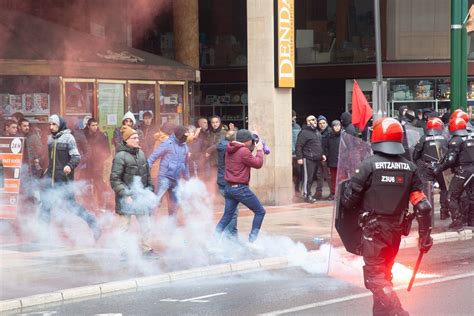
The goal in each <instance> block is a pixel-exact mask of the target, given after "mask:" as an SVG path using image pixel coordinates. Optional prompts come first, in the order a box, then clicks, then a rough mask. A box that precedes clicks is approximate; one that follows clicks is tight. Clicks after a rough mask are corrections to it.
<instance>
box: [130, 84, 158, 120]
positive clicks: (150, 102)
mask: <svg viewBox="0 0 474 316" xmlns="http://www.w3.org/2000/svg"><path fill="white" fill-rule="evenodd" d="M129 96H130V100H129V104H130V110H131V111H132V112H133V114H134V115H135V116H136V117H137V118H138V119H139V120H142V119H143V113H144V112H145V111H150V112H152V113H153V115H155V112H156V111H155V82H151V83H130V94H129Z"/></svg>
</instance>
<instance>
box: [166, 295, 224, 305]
mask: <svg viewBox="0 0 474 316" xmlns="http://www.w3.org/2000/svg"><path fill="white" fill-rule="evenodd" d="M226 294H227V292H221V293H215V294H209V295H204V296H198V297H192V298H187V299H185V300H175V299H172V298H164V299H162V300H160V302H180V303H185V302H191V303H209V301H208V300H203V298H209V297H214V296H220V295H226Z"/></svg>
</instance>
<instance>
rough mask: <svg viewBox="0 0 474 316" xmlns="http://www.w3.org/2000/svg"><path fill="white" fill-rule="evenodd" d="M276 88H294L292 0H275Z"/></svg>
mask: <svg viewBox="0 0 474 316" xmlns="http://www.w3.org/2000/svg"><path fill="white" fill-rule="evenodd" d="M275 14H276V17H275V35H276V39H275V43H276V45H275V47H276V52H275V57H276V60H277V65H276V67H275V68H276V69H275V74H276V76H275V77H276V80H275V81H276V82H275V83H276V86H277V87H280V88H294V87H295V5H294V0H275Z"/></svg>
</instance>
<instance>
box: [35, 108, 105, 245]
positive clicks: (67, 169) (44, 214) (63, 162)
mask: <svg viewBox="0 0 474 316" xmlns="http://www.w3.org/2000/svg"><path fill="white" fill-rule="evenodd" d="M49 129H50V131H51V135H50V136H49V137H48V157H49V165H48V169H47V170H46V173H45V177H46V178H47V179H48V178H49V179H51V181H50V182H49V181H48V182H47V184H48V186H47V187H46V188H45V189H46V190H45V191H44V192H42V194H41V200H42V201H41V202H42V204H41V208H40V214H39V218H40V220H41V221H43V222H44V223H46V224H49V222H50V221H51V209H52V208H53V207H54V206H55V205H57V203H61V209H62V210H67V211H71V212H72V213H74V214H75V215H77V216H79V217H81V218H82V219H83V220H84V221H86V223H87V224H88V225H89V227H90V228H91V229H92V231H93V234H94V238H95V240H97V239H99V237H100V235H101V230H100V228H99V226H98V224H97V220H96V219H95V217H94V216H92V215H91V214H89V213H88V212H87V211H86V210H85V209H84V207H82V206H81V205H79V204H78V203H77V202H76V199H75V197H74V188H73V187H72V186H71V185H69V186H66V184H71V183H72V181H73V180H74V169H75V168H76V167H77V166H78V165H79V162H80V161H81V155H80V154H79V151H78V149H77V145H76V140H75V139H74V136H73V135H72V134H71V131H70V130H69V129H67V126H66V122H65V121H64V119H63V118H62V117H61V116H59V115H56V114H54V115H52V116H51V117H50V118H49ZM59 189H60V190H59Z"/></svg>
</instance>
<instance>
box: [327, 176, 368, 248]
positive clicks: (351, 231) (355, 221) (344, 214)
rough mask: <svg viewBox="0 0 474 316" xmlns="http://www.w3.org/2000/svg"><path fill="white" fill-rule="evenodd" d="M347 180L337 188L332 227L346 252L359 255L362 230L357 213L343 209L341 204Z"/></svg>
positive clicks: (353, 210)
mask: <svg viewBox="0 0 474 316" xmlns="http://www.w3.org/2000/svg"><path fill="white" fill-rule="evenodd" d="M348 184H349V179H347V180H344V181H342V182H341V183H339V184H338V186H337V191H338V192H339V194H338V199H337V200H336V219H335V223H334V226H335V227H336V231H337V233H338V234H339V237H340V238H341V241H342V243H343V245H344V247H345V248H346V250H347V251H349V252H350V253H353V254H355V255H361V248H360V246H361V238H362V230H361V229H360V226H359V213H360V212H359V211H358V210H356V209H351V210H348V209H345V208H344V207H343V206H342V204H341V197H342V196H344V192H345V191H346V190H347V186H348Z"/></svg>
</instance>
